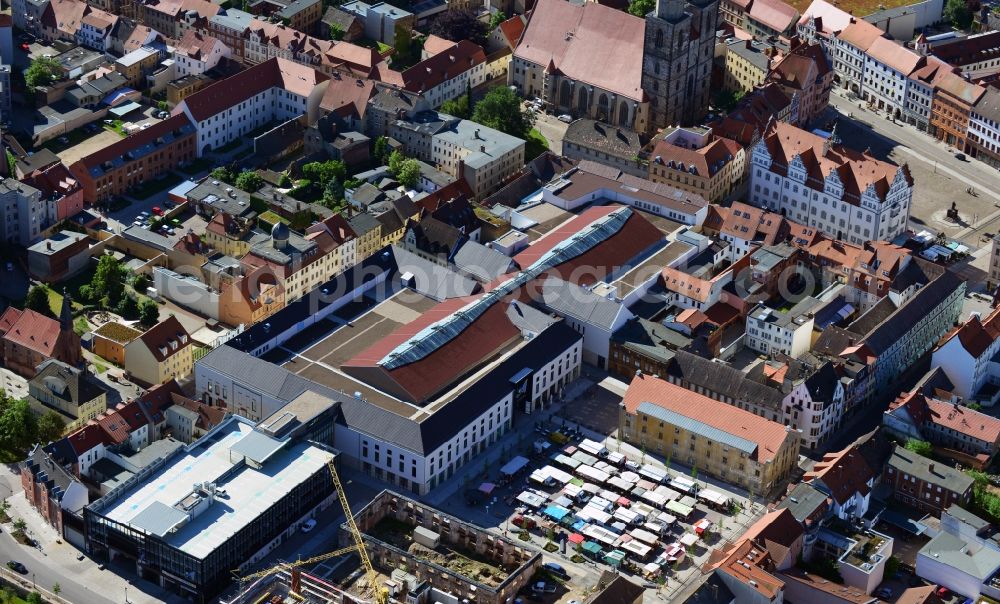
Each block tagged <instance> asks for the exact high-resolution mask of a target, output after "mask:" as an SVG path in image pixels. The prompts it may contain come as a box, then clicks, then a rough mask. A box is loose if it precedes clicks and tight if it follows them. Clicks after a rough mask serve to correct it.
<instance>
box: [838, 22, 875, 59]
mask: <svg viewBox="0 0 1000 604" xmlns="http://www.w3.org/2000/svg"><path fill="white" fill-rule="evenodd" d="M883 33H884V32H883V31H882V30H881V29H879V28H877V27H875V26H874V25H872V24H871V23H869V22H867V21H865V20H864V19H853V23H851V24H850V25H848V26H847V27H845V28H844V29H843V30H842V31H841V32H840V33H839V34H837V39H838V40H842V41H844V42H846V43H848V44H850V45H851V46H853V47H855V48H857V49H858V50H862V51H865V50H868V47H869V46H871V45H872V43H873V42H874V41H875V40H877V39H879V38H881V37H882V35H883Z"/></svg>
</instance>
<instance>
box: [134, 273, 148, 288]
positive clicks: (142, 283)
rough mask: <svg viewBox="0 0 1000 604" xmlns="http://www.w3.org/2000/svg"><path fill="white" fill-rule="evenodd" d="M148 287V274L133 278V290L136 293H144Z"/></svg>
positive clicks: (136, 275) (138, 274) (137, 275)
mask: <svg viewBox="0 0 1000 604" xmlns="http://www.w3.org/2000/svg"><path fill="white" fill-rule="evenodd" d="M148 287H149V277H148V276H146V273H136V274H135V276H134V277H132V289H134V290H135V291H137V292H144V291H146V288H148Z"/></svg>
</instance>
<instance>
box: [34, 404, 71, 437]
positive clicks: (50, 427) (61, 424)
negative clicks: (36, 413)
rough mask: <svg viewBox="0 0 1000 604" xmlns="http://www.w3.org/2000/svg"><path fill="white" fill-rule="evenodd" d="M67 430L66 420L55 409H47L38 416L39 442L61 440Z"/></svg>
mask: <svg viewBox="0 0 1000 604" xmlns="http://www.w3.org/2000/svg"><path fill="white" fill-rule="evenodd" d="M65 431H66V422H65V421H64V420H63V418H62V416H61V415H59V414H58V413H56V412H55V411H46V412H45V413H43V414H42V416H41V417H39V418H38V442H40V443H50V442H55V441H57V440H59V438H60V437H61V436H62V435H63V432H65Z"/></svg>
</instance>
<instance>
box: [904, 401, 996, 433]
mask: <svg viewBox="0 0 1000 604" xmlns="http://www.w3.org/2000/svg"><path fill="white" fill-rule="evenodd" d="M900 407H905V409H906V411H907V412H908V413H909V414H910V417H912V418H913V420H914V421H915V422H916V423H917V424H923V423H928V422H929V423H933V424H937V425H939V426H942V427H945V428H948V429H950V430H954V431H955V432H958V433H959V434H964V435H966V436H969V437H971V438H975V439H978V440H983V441H986V442H989V443H994V442H997V439H998V438H1000V419H996V418H995V417H991V416H989V415H986V414H985V413H980V412H979V411H975V410H973V409H970V408H968V407H966V406H965V405H959V404H953V403H948V402H945V401H941V400H938V399H935V398H930V397H927V396H924V395H923V394H921V393H920V392H919V391H916V390H914V391H912V392H906V393H903V394H901V395H900V396H899V398H897V399H896V400H895V401H893V402H892V404H890V405H889V411H890V412H891V411H895V410H896V409H899V408H900Z"/></svg>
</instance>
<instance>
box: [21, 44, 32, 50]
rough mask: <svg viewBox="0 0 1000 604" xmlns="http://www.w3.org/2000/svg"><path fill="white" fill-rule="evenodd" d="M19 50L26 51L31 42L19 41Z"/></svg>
mask: <svg viewBox="0 0 1000 604" xmlns="http://www.w3.org/2000/svg"><path fill="white" fill-rule="evenodd" d="M21 50H24V51H28V50H31V44H28V43H27V42H21Z"/></svg>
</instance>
